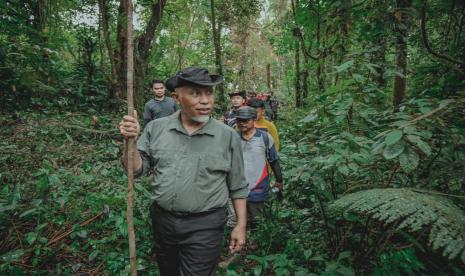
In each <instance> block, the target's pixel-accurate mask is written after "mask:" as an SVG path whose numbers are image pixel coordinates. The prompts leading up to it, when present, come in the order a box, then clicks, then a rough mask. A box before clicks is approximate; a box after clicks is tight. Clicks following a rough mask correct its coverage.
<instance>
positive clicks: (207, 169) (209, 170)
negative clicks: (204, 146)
mask: <svg viewBox="0 0 465 276" xmlns="http://www.w3.org/2000/svg"><path fill="white" fill-rule="evenodd" d="M229 169H230V164H229V160H227V158H225V157H224V155H223V154H222V153H217V154H215V153H207V154H201V155H200V157H199V174H200V176H207V175H220V174H225V173H227V172H229Z"/></svg>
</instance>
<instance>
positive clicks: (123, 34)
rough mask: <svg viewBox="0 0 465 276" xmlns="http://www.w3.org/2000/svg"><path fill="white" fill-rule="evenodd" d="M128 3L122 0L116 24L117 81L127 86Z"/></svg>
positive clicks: (122, 85)
mask: <svg viewBox="0 0 465 276" xmlns="http://www.w3.org/2000/svg"><path fill="white" fill-rule="evenodd" d="M127 5H128V3H127V1H126V0H120V4H119V7H118V21H117V26H116V32H117V36H116V41H117V44H118V50H117V51H115V52H116V54H115V59H116V73H117V83H118V84H119V85H120V86H121V87H127V84H126V75H127V60H128V59H127V48H128V38H127V17H128V9H129V7H128V6H127Z"/></svg>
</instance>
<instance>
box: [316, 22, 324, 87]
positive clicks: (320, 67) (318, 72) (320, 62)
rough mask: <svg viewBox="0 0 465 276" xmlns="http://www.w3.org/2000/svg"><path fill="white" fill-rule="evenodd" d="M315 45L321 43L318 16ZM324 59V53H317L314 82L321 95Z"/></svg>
mask: <svg viewBox="0 0 465 276" xmlns="http://www.w3.org/2000/svg"><path fill="white" fill-rule="evenodd" d="M316 43H317V46H318V47H319V46H320V43H321V18H320V16H319V15H318V24H317V26H316ZM324 59H325V53H321V52H320V53H318V66H317V68H316V81H317V83H318V90H319V92H320V94H321V93H323V91H325V81H324V77H323V71H324V62H325V61H324Z"/></svg>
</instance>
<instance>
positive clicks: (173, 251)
mask: <svg viewBox="0 0 465 276" xmlns="http://www.w3.org/2000/svg"><path fill="white" fill-rule="evenodd" d="M150 215H151V218H152V228H153V234H154V239H155V253H156V255H157V261H158V266H159V268H160V272H161V275H163V276H176V275H180V276H184V275H196V276H197V275H200V276H202V275H215V272H216V269H217V266H218V259H219V256H220V253H221V242H222V239H223V231H224V225H225V223H226V209H225V208H220V209H217V210H214V211H211V212H206V213H200V214H190V215H177V214H173V213H170V212H167V211H165V210H163V209H161V208H160V207H158V206H157V205H156V204H153V205H152V207H151V210H150Z"/></svg>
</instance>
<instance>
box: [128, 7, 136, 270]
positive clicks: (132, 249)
mask: <svg viewBox="0 0 465 276" xmlns="http://www.w3.org/2000/svg"><path fill="white" fill-rule="evenodd" d="M126 5H127V7H128V14H127V24H128V25H127V31H128V33H127V39H128V46H127V74H126V77H127V100H128V115H129V116H134V100H133V78H134V57H133V55H134V49H133V48H134V45H133V39H132V11H133V7H132V0H126ZM126 141H127V142H126V143H127V144H126V149H127V151H128V152H127V153H128V154H127V157H128V198H127V212H126V217H127V220H128V238H129V260H130V264H131V275H132V276H134V275H137V262H136V235H135V233H134V222H133V220H132V213H133V212H132V210H133V205H134V170H133V164H134V160H133V158H134V148H135V143H134V141H135V139H134V138H129V139H127V140H126Z"/></svg>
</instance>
